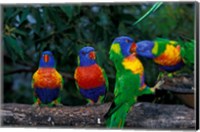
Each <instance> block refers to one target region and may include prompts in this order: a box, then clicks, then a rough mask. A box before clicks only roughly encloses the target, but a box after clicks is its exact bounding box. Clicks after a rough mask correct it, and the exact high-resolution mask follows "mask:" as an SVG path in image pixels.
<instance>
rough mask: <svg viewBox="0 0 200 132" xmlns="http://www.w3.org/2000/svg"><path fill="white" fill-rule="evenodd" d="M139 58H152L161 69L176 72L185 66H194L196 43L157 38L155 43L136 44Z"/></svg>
mask: <svg viewBox="0 0 200 132" xmlns="http://www.w3.org/2000/svg"><path fill="white" fill-rule="evenodd" d="M134 50H135V52H136V54H137V55H138V56H141V57H145V58H150V59H152V60H153V61H154V62H155V63H156V64H158V65H159V67H160V69H161V70H163V71H167V72H174V71H177V70H179V69H181V68H182V67H183V66H184V65H185V64H186V65H190V66H191V65H192V64H194V41H191V42H181V41H172V40H168V39H162V38H157V39H156V40H154V41H149V40H144V41H140V42H138V43H136V44H135V49H134Z"/></svg>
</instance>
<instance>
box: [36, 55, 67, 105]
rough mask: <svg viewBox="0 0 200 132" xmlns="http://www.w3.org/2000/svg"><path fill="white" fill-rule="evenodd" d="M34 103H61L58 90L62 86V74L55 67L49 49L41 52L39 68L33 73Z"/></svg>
mask: <svg viewBox="0 0 200 132" xmlns="http://www.w3.org/2000/svg"><path fill="white" fill-rule="evenodd" d="M32 87H33V89H34V105H36V106H37V105H41V104H47V105H61V104H60V97H59V94H60V91H61V89H62V87H63V79H62V76H61V75H60V74H59V73H58V72H57V70H56V68H55V60H54V57H53V54H52V53H51V51H44V52H42V56H41V58H40V62H39V68H38V69H37V71H36V72H35V73H34V74H33V80H32Z"/></svg>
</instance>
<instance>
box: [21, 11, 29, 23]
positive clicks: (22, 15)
mask: <svg viewBox="0 0 200 132" xmlns="http://www.w3.org/2000/svg"><path fill="white" fill-rule="evenodd" d="M29 13H30V10H29V8H25V9H23V10H22V14H21V17H20V23H19V24H22V23H23V22H24V21H25V20H26V19H27V15H28V14H29Z"/></svg>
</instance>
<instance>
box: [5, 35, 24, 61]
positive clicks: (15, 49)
mask: <svg viewBox="0 0 200 132" xmlns="http://www.w3.org/2000/svg"><path fill="white" fill-rule="evenodd" d="M4 44H5V46H6V48H7V49H8V51H7V52H8V54H11V57H12V59H13V61H15V60H16V59H17V57H20V58H21V59H24V54H23V50H22V48H21V47H20V46H19V45H18V42H17V40H16V39H14V38H12V37H11V36H4Z"/></svg>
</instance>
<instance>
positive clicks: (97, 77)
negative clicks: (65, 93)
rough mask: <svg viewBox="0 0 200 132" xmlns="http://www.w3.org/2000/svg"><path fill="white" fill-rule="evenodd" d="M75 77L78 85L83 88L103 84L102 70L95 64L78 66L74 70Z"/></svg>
mask: <svg viewBox="0 0 200 132" xmlns="http://www.w3.org/2000/svg"><path fill="white" fill-rule="evenodd" d="M75 79H76V81H77V83H78V85H79V87H80V88H83V89H91V88H96V87H99V86H102V85H104V84H105V80H104V77H103V74H102V70H101V68H100V67H99V66H98V65H97V64H94V65H92V66H84V67H83V66H79V67H78V68H77V69H76V71H75Z"/></svg>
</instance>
